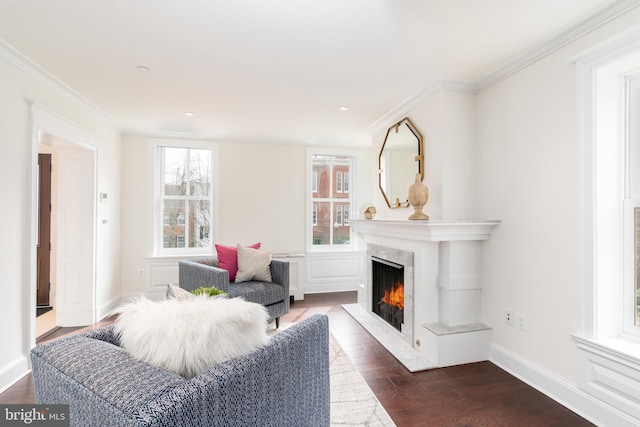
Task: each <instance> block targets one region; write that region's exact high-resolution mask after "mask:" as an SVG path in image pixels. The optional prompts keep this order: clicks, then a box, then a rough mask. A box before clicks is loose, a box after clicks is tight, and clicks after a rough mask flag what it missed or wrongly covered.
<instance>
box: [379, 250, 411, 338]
mask: <svg viewBox="0 0 640 427" xmlns="http://www.w3.org/2000/svg"><path fill="white" fill-rule="evenodd" d="M371 264H372V265H371V267H372V268H371V276H372V277H371V283H372V296H373V298H372V307H371V311H372V312H374V313H375V314H377V315H378V316H380V317H381V318H382V319H384V320H385V321H386V322H387V323H389V324H390V325H391V326H393V327H394V328H396V329H397V330H399V331H401V332H402V325H403V323H404V266H403V265H401V264H396V263H395V262H391V261H388V260H385V259H382V258H378V257H375V256H372V257H371Z"/></svg>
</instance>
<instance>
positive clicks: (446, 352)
mask: <svg viewBox="0 0 640 427" xmlns="http://www.w3.org/2000/svg"><path fill="white" fill-rule="evenodd" d="M499 223H500V222H499V221H488V220H469V221H464V220H457V221H408V220H350V225H351V228H352V231H353V237H354V238H355V240H356V242H357V243H358V245H359V247H362V248H366V254H363V256H365V257H366V265H367V271H366V273H365V283H364V284H363V286H362V288H361V289H360V290H359V291H358V303H357V304H347V305H345V306H344V307H345V309H346V310H347V311H348V312H349V313H350V314H351V315H352V316H353V317H354V318H356V320H358V321H359V322H360V323H361V324H362V325H363V326H364V327H365V328H366V329H367V330H369V332H370V333H371V334H372V335H373V336H374V337H376V339H378V340H379V341H380V342H381V343H382V344H383V345H384V346H385V347H386V348H387V349H388V350H389V351H390V352H391V353H392V354H394V356H395V357H396V358H397V359H398V360H399V361H400V362H402V363H403V365H404V366H405V367H406V368H407V369H409V370H410V371H418V370H424V369H430V368H434V367H443V366H451V365H456V364H461V363H471V362H476V361H480V360H486V359H487V355H488V350H489V342H490V336H491V329H490V328H489V327H488V326H486V325H484V324H483V323H482V322H481V321H480V315H481V311H480V309H481V300H480V297H481V291H482V271H481V258H482V248H483V241H485V240H487V239H489V237H490V235H491V233H492V231H493V229H494V227H495V226H497V225H498V224H499ZM372 257H373V259H376V258H380V259H384V260H386V261H389V262H391V263H395V264H398V265H402V266H403V270H404V280H403V282H404V283H403V285H404V321H403V326H402V328H401V329H402V330H400V331H399V330H397V329H396V328H394V327H393V326H391V325H389V324H388V323H387V322H386V321H384V320H383V319H381V318H380V317H379V316H378V315H376V314H375V313H373V311H372V307H371V304H372V299H373V296H372V293H373V291H372V268H373V267H372Z"/></svg>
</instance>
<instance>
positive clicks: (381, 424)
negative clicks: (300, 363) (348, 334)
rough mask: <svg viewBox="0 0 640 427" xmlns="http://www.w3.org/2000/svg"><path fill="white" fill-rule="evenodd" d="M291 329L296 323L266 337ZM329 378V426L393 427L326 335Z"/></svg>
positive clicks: (331, 336) (332, 341) (282, 325)
mask: <svg viewBox="0 0 640 427" xmlns="http://www.w3.org/2000/svg"><path fill="white" fill-rule="evenodd" d="M292 325H295V323H282V324H281V325H280V327H279V328H278V329H271V330H269V335H273V334H275V333H278V332H281V331H284V330H285V329H287V328H290V327H291V326H292ZM273 326H274V325H272V328H273ZM329 375H330V379H329V381H330V395H331V397H330V400H331V426H335V427H341V426H345V427H394V426H395V423H394V422H393V421H392V420H391V417H390V416H389V414H388V413H387V411H386V410H385V409H384V407H383V406H382V404H381V403H380V401H379V400H378V398H377V397H376V395H375V394H373V391H371V389H370V388H369V385H368V384H367V382H366V381H365V380H364V378H362V375H360V373H359V372H358V370H357V369H356V368H355V367H354V366H353V363H351V360H350V359H349V355H347V353H345V351H344V350H343V349H342V347H341V346H340V343H339V342H338V341H337V340H336V339H335V338H334V337H333V335H331V334H329Z"/></svg>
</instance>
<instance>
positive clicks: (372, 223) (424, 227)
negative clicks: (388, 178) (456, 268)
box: [349, 219, 500, 242]
mask: <svg viewBox="0 0 640 427" xmlns="http://www.w3.org/2000/svg"><path fill="white" fill-rule="evenodd" d="M499 224H500V221H491V220H475V219H472V220H433V221H432V220H429V221H422V220H415V221H410V220H393V219H388V220H386V219H369V220H367V219H350V220H349V225H350V226H351V229H352V230H354V231H356V232H358V233H360V234H369V235H373V236H382V237H394V238H402V239H407V240H418V241H430V242H442V241H453V240H487V239H488V238H489V236H490V235H491V233H492V231H493V228H494V227H495V226H497V225H499Z"/></svg>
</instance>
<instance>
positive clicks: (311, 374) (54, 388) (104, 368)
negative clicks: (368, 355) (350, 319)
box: [31, 315, 329, 427]
mask: <svg viewBox="0 0 640 427" xmlns="http://www.w3.org/2000/svg"><path fill="white" fill-rule="evenodd" d="M31 361H32V364H33V379H34V389H35V399H36V403H38V404H69V405H70V418H71V425H72V426H83V427H87V426H100V427H107V426H114V427H123V426H167V427H169V426H171V427H174V426H185V427H186V426H190V427H192V426H207V427H209V426H305V427H307V426H328V425H329V326H328V318H327V317H326V316H325V315H314V316H312V317H310V318H308V319H306V320H304V321H302V322H300V323H298V324H295V325H293V326H291V327H289V328H288V329H285V330H283V331H281V332H279V333H278V334H276V335H274V336H273V337H272V338H271V340H270V343H269V344H268V345H267V346H266V347H263V348H262V349H259V350H257V351H255V352H253V353H250V354H248V355H245V356H242V357H239V358H236V359H232V360H229V361H227V362H224V363H221V364H219V365H216V366H212V367H211V368H210V369H208V370H207V371H205V372H203V373H202V374H200V375H198V376H196V377H194V378H193V379H191V380H186V379H185V378H183V377H181V376H179V375H177V374H175V373H172V372H169V371H167V370H165V369H163V368H158V367H156V366H153V365H150V364H148V363H145V362H141V361H139V360H135V359H133V358H131V357H130V356H129V355H128V354H127V353H126V351H125V350H124V349H122V348H121V347H119V346H118V338H117V336H114V334H113V327H112V326H107V327H103V328H100V329H96V330H93V331H89V332H85V333H82V334H79V335H75V336H72V337H68V338H62V339H60V340H57V341H53V342H50V343H47V344H43V345H39V346H37V347H35V348H33V349H32V351H31Z"/></svg>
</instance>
